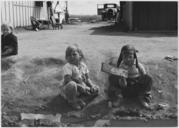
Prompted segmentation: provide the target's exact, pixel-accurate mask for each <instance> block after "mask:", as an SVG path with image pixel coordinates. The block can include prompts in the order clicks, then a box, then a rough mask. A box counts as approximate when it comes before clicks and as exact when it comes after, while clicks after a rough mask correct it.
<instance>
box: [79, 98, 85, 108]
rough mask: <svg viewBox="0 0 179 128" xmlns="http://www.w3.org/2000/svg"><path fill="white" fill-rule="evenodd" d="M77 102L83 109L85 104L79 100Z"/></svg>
mask: <svg viewBox="0 0 179 128" xmlns="http://www.w3.org/2000/svg"><path fill="white" fill-rule="evenodd" d="M78 102H79V104H80V107H81V108H84V107H85V106H86V103H85V102H84V101H83V100H81V99H80V100H79V101H78Z"/></svg>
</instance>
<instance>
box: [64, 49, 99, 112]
mask: <svg viewBox="0 0 179 128" xmlns="http://www.w3.org/2000/svg"><path fill="white" fill-rule="evenodd" d="M65 58H66V60H67V63H66V64H65V65H64V67H63V73H64V74H63V76H64V81H63V85H62V87H61V94H62V96H63V97H64V98H65V99H66V100H67V101H68V103H69V104H70V105H71V106H72V107H73V108H74V109H77V110H80V109H82V108H83V107H84V106H85V105H86V103H85V102H84V101H83V100H81V99H80V98H79V97H80V96H95V95H96V96H97V95H98V91H99V88H98V87H97V86H96V85H94V84H93V83H92V81H91V80H90V78H89V70H88V67H87V65H86V64H85V63H84V62H83V60H84V54H83V52H82V51H81V50H80V49H79V48H78V47H76V46H69V47H67V49H66V56H65Z"/></svg>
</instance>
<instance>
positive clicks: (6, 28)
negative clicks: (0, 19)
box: [1, 23, 18, 57]
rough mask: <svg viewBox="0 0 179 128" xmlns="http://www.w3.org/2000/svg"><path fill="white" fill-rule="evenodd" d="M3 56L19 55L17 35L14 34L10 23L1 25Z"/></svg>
mask: <svg viewBox="0 0 179 128" xmlns="http://www.w3.org/2000/svg"><path fill="white" fill-rule="evenodd" d="M1 32H2V35H1V57H7V56H11V55H17V50H18V49H17V37H16V36H15V35H14V34H13V27H12V26H11V25H10V24H7V23H5V24H2V25H1Z"/></svg>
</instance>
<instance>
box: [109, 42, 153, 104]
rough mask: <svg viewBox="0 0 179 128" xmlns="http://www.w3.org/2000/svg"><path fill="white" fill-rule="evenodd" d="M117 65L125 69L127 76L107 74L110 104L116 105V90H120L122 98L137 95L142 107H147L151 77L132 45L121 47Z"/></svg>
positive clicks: (149, 99) (149, 98)
mask: <svg viewBox="0 0 179 128" xmlns="http://www.w3.org/2000/svg"><path fill="white" fill-rule="evenodd" d="M117 67H118V68H122V69H125V70H127V72H128V78H124V77H119V76H114V75H111V76H109V82H110V86H109V88H108V96H109V99H110V100H111V101H112V105H113V106H117V105H118V102H116V101H117V99H118V96H117V95H118V94H117V93H116V92H117V91H119V90H120V91H121V94H122V96H123V97H124V98H131V97H138V98H139V101H140V103H141V104H142V105H143V106H144V107H149V103H150V101H151V92H150V91H151V86H152V78H151V77H150V76H149V75H148V74H147V73H146V71H145V68H144V66H143V65H142V64H141V63H139V62H138V59H137V55H136V49H135V48H134V46H132V45H125V46H123V47H122V49H121V53H120V56H119V58H118V62H117Z"/></svg>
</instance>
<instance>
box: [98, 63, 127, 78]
mask: <svg viewBox="0 0 179 128" xmlns="http://www.w3.org/2000/svg"><path fill="white" fill-rule="evenodd" d="M101 71H103V72H105V73H109V74H113V75H116V76H121V77H124V78H127V77H128V71H127V70H124V69H121V68H117V67H114V66H112V65H109V64H106V63H102V65H101Z"/></svg>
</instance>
